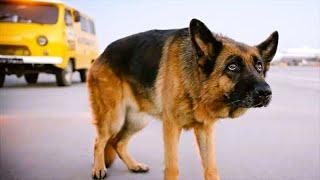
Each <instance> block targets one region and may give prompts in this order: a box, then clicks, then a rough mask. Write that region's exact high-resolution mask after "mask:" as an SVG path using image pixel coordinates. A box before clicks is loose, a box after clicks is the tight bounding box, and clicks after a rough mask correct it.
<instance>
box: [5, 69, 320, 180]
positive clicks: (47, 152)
mask: <svg viewBox="0 0 320 180" xmlns="http://www.w3.org/2000/svg"><path fill="white" fill-rule="evenodd" d="M268 79H269V82H270V84H271V86H272V88H273V101H272V103H271V105H270V106H269V107H268V108H265V109H255V110H251V111H249V112H248V113H247V114H246V115H245V116H243V117H241V118H239V119H237V120H223V121H221V122H219V123H218V124H217V127H216V129H217V136H216V141H217V157H218V165H219V172H220V176H221V179H222V180H267V179H268V180H318V179H320V175H319V171H320V141H319V137H320V123H319V119H320V69H319V68H300V67H299V68H278V67H275V68H273V69H272V70H271V72H270V73H269V78H268ZM0 114H1V116H0V138H1V139H0V140H1V141H0V167H1V168H0V179H4V180H10V179H30V180H38V179H53V180H59V179H77V180H78V179H79V180H81V179H90V173H91V170H90V169H91V164H92V147H93V138H94V128H93V126H92V125H91V124H90V114H89V110H88V101H87V93H86V88H85V85H84V84H82V83H79V80H78V78H75V83H74V85H73V86H72V87H67V88H59V87H56V86H55V83H54V77H53V76H49V75H41V76H40V83H39V84H38V85H35V86H28V85H26V84H25V82H24V79H23V78H20V79H17V78H15V77H14V76H10V77H8V78H7V81H6V84H5V87H4V88H2V89H0ZM162 144H163V143H162V135H161V123H160V122H159V121H153V122H151V123H150V125H149V126H148V127H147V128H146V129H144V130H143V131H142V132H141V133H140V134H138V135H137V136H136V137H135V138H134V139H133V140H132V142H131V144H130V151H131V153H132V154H133V156H134V157H135V158H136V159H138V160H140V161H142V162H144V163H146V164H148V165H149V166H150V168H151V171H150V172H149V173H148V174H144V175H136V174H132V173H130V172H128V171H127V169H126V167H125V166H124V164H123V163H122V162H121V161H120V160H119V159H117V160H116V162H115V164H114V166H112V168H111V169H109V179H118V180H120V179H121V180H123V179H136V180H141V179H146V180H147V179H148V180H151V179H152V180H156V179H162V169H163V147H162ZM180 167H181V168H180V171H181V179H182V180H193V179H200V178H201V177H202V174H201V166H200V161H199V156H198V154H197V151H196V150H195V145H194V137H193V134H192V132H191V131H188V132H184V133H183V135H182V138H181V144H180Z"/></svg>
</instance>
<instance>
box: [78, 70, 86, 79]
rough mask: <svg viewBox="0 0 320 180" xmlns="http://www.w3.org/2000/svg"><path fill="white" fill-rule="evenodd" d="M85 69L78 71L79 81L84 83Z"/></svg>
mask: <svg viewBox="0 0 320 180" xmlns="http://www.w3.org/2000/svg"><path fill="white" fill-rule="evenodd" d="M87 71H88V70H87V69H80V70H79V74H80V80H81V82H86V81H87Z"/></svg>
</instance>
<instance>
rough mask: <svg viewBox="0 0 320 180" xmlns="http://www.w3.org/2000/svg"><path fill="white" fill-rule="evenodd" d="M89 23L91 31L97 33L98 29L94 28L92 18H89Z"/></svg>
mask: <svg viewBox="0 0 320 180" xmlns="http://www.w3.org/2000/svg"><path fill="white" fill-rule="evenodd" d="M89 25H90V33H91V34H96V29H95V28H94V22H93V21H92V20H89Z"/></svg>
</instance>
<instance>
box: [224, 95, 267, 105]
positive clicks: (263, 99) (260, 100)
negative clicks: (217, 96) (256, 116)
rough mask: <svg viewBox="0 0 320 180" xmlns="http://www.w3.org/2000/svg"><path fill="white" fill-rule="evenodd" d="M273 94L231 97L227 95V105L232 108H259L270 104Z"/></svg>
mask: <svg viewBox="0 0 320 180" xmlns="http://www.w3.org/2000/svg"><path fill="white" fill-rule="evenodd" d="M271 98H272V96H271V95H268V96H258V97H253V96H250V95H247V96H245V97H244V98H237V99H234V98H229V97H227V96H225V99H226V102H227V105H228V106H230V107H232V108H237V107H242V108H259V107H267V106H268V105H269V104H270V101H271Z"/></svg>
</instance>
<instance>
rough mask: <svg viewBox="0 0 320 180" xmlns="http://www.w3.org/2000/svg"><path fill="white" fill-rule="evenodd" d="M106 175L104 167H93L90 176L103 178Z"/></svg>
mask: <svg viewBox="0 0 320 180" xmlns="http://www.w3.org/2000/svg"><path fill="white" fill-rule="evenodd" d="M105 177H107V170H106V169H105V168H93V169H92V178H93V179H104V178H105Z"/></svg>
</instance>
